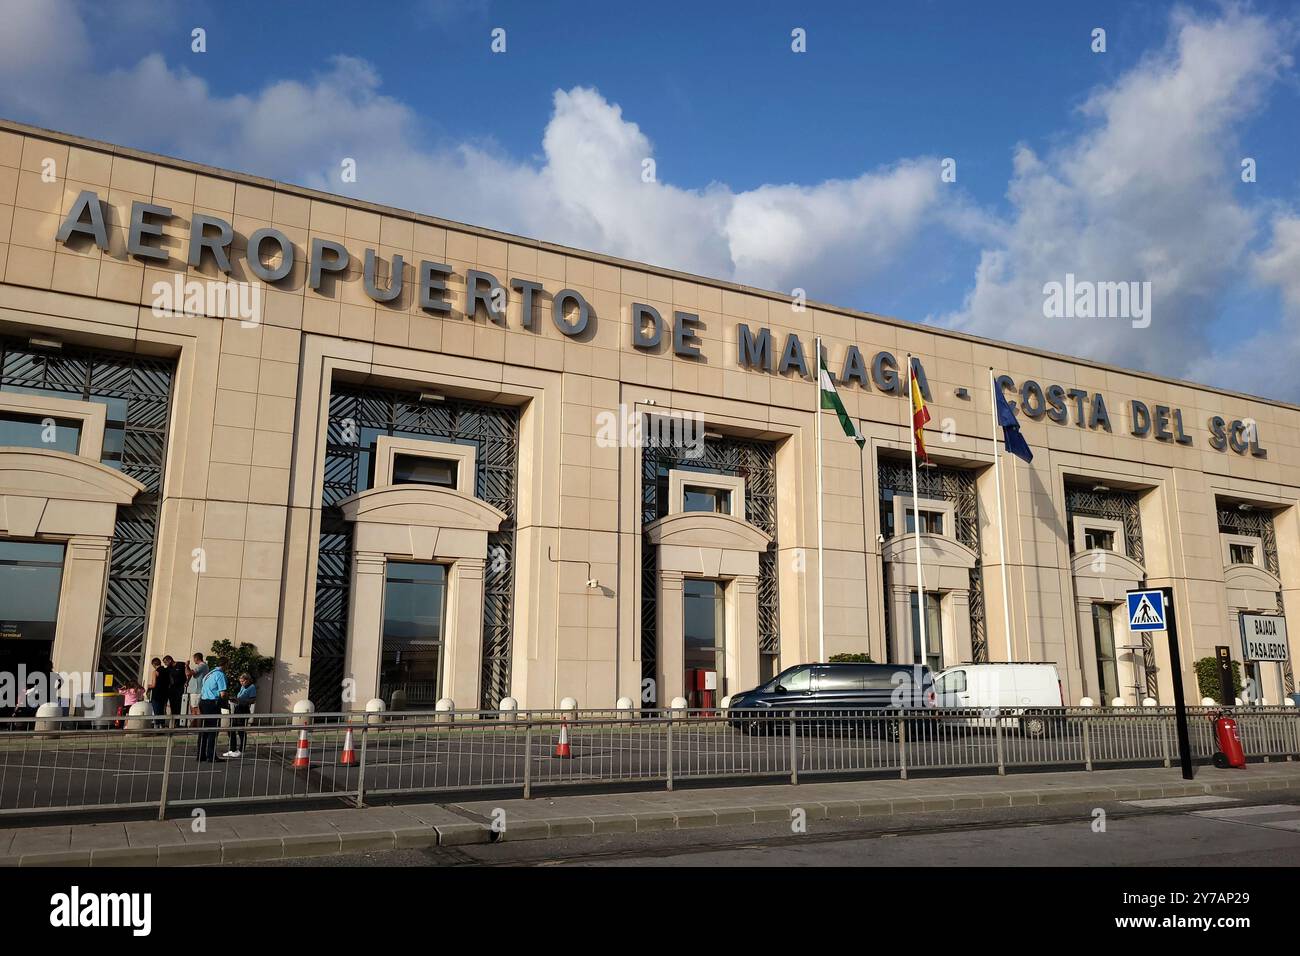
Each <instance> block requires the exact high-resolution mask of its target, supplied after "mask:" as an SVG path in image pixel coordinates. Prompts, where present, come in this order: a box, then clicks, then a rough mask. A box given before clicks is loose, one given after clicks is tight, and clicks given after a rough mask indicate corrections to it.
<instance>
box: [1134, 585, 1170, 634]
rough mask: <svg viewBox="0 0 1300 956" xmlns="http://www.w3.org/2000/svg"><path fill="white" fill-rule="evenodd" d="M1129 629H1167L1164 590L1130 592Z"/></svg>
mask: <svg viewBox="0 0 1300 956" xmlns="http://www.w3.org/2000/svg"><path fill="white" fill-rule="evenodd" d="M1128 629H1129V630H1130V631H1163V630H1164V629H1165V594H1164V592H1163V591H1129V592H1128Z"/></svg>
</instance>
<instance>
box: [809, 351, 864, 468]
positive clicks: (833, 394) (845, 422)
mask: <svg viewBox="0 0 1300 956" xmlns="http://www.w3.org/2000/svg"><path fill="white" fill-rule="evenodd" d="M817 362H818V365H820V367H821V376H820V378H821V392H822V408H833V409H834V410H835V417H836V418H838V419H839V420H840V427H841V428H843V429H844V434H846V435H848V436H849V437H850V438H852V439H853V440H854V441H855V442H857V443H858V448H861V447H862V446H863V445H865V444H866V443H867V440H866V439H865V438H863V437H862V436H861V435H860V434H859V433H858V426H857V425H855V424H853V419H851V418H849V413H848V412H846V411H845V410H844V403H843V402H842V401H840V393H839V392H837V391H835V380H834V379H832V378H831V373H830V372H829V371H827V369H826V358H825V356H822V355H818V356H817Z"/></svg>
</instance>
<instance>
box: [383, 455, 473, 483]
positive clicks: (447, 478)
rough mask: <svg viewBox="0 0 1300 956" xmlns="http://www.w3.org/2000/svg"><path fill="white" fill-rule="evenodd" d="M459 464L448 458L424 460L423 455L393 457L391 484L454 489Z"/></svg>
mask: <svg viewBox="0 0 1300 956" xmlns="http://www.w3.org/2000/svg"><path fill="white" fill-rule="evenodd" d="M458 464H459V462H455V461H452V460H451V459H448V458H426V457H424V456H423V455H394V456H393V484H395V485H434V486H436V487H438V488H453V489H454V488H455V487H456V477H457V465H458Z"/></svg>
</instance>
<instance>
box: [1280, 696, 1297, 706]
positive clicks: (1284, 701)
mask: <svg viewBox="0 0 1300 956" xmlns="http://www.w3.org/2000/svg"><path fill="white" fill-rule="evenodd" d="M1282 706H1283V707H1294V706H1295V701H1294V700H1292V699H1291V698H1290V697H1283V698H1282Z"/></svg>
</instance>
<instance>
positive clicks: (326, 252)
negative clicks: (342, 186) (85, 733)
mask: <svg viewBox="0 0 1300 956" xmlns="http://www.w3.org/2000/svg"><path fill="white" fill-rule="evenodd" d="M174 218H175V217H174V216H173V215H172V211H171V209H170V208H168V207H167V206H163V205H160V204H157V203H149V202H140V201H135V202H132V203H131V214H130V224H129V226H128V228H127V242H126V251H127V253H128V254H129V255H130V256H132V257H133V258H135V259H138V260H140V261H142V262H146V263H149V262H168V261H169V260H170V259H171V254H170V251H169V250H168V249H167V248H166V245H165V233H164V227H166V226H168V225H170V224H171V221H172V220H173V219H174ZM55 238H56V241H58V242H61V243H63V244H64V245H73V244H74V243H76V244H85V243H87V241H89V242H93V243H94V244H95V245H96V246H98V247H99V248H100V249H101V250H103V251H104V252H108V251H109V240H108V226H107V222H106V218H105V214H104V203H103V201H102V200H101V199H100V198H99V196H98V194H96V193H95V192H94V191H93V190H84V191H83V192H82V193H81V194H80V195H78V196H77V198H76V200H75V201H74V202H73V204H72V208H71V209H70V210H69V211H68V214H67V216H65V217H64V219H63V222H62V223H61V224H60V226H59V229H58V232H57V234H56V237H55ZM241 246H242V247H243V248H245V249H246V250H247V251H246V253H245V254H244V255H245V267H246V270H247V272H248V273H251V274H252V275H253V276H254V277H255V278H257V279H259V280H261V281H262V282H264V283H268V284H274V283H279V282H282V281H283V280H285V279H286V278H287V277H288V276H289V275H290V274H291V272H292V271H293V266H294V263H295V261H296V259H297V258H298V257H299V256H300V255H302V250H299V249H298V248H297V247H296V246H295V245H294V243H293V242H292V241H290V239H289V237H288V236H287V235H285V233H284V232H282V231H281V230H279V229H274V228H263V229H258V230H256V231H254V232H253V233H251V234H250V235H249V236H248V237H247V238H246V240H245V241H244V242H243V243H240V244H236V242H235V230H234V227H233V226H232V225H231V223H229V222H228V221H226V220H225V219H222V218H220V217H218V216H211V215H206V214H203V213H197V212H196V213H193V214H192V215H191V216H190V224H189V249H188V254H187V256H186V260H185V261H186V264H187V265H188V266H190V267H191V268H195V269H198V268H202V267H204V266H206V265H208V264H209V263H210V264H212V265H214V266H215V267H216V269H217V270H219V271H220V272H221V273H223V274H225V275H232V274H234V273H235V268H234V266H233V265H232V262H231V256H232V254H234V253H236V252H237V250H238V249H239V248H240V247H241ZM411 265H412V267H413V268H412V269H411V270H410V278H409V279H408V270H407V268H406V266H407V263H406V262H405V261H404V259H403V257H402V256H401V255H400V254H394V255H392V256H391V257H388V258H382V257H380V256H379V254H378V253H377V251H376V250H375V249H373V248H371V249H366V250H365V251H364V253H363V255H362V268H361V278H362V282H363V285H364V289H365V294H366V295H367V296H368V297H369V298H370V299H372V300H373V301H375V302H380V303H383V302H400V301H402V300H401V296H402V294H403V289H404V287H405V286H406V285H407V284H408V283H409V284H410V285H411V286H412V287H413V288H412V289H410V290H409V292H408V294H409V295H410V296H411V298H412V299H413V300H414V302H415V303H416V304H418V307H419V309H420V310H421V311H422V312H424V313H425V314H426V315H428V316H429V317H431V318H435V319H437V318H443V319H446V318H450V317H452V315H453V303H452V301H451V298H450V296H451V294H452V290H451V289H450V288H449V285H448V282H447V280H448V278H449V277H451V276H452V275H453V274H455V273H454V271H453V268H452V266H451V265H450V264H448V263H445V262H436V261H432V260H428V259H422V260H420V261H419V262H418V263H412V264H411ZM305 266H306V268H305V270H304V271H305V278H306V284H307V285H308V286H309V287H310V288H311V289H313V290H314V291H316V292H317V293H318V294H320V295H332V294H335V290H336V289H337V285H338V282H340V281H344V280H346V277H347V275H348V270H349V269H350V268H351V267H352V253H351V252H349V250H348V249H347V248H346V247H345V246H344V245H343V244H342V243H339V242H336V241H334V240H332V239H322V238H311V239H310V240H309V242H308V248H307V250H306V263H305ZM243 271H244V270H240V272H241V273H242V272H243ZM464 279H465V292H464V301H463V313H462V314H463V315H464V317H465V319H467V320H470V321H475V320H478V319H479V318H480V317H484V318H486V319H487V320H488V321H490V322H494V323H496V324H497V325H501V326H504V325H505V324H506V307H507V304H508V303H509V301H510V300H511V299H512V298H513V299H516V300H518V302H519V315H520V316H521V319H520V321H521V324H522V325H523V327H524V328H525V329H530V330H532V329H535V327H536V320H535V317H534V305H535V304H537V305H541V304H542V303H543V302H544V301H545V299H546V298H549V299H550V310H549V311H550V318H551V321H552V323H553V324H554V325H555V327H556V328H557V329H558V330H559V331H560V333H561V334H562V335H564V336H566V337H569V338H572V339H577V340H579V341H590V339H591V338H592V337H593V336H594V334H595V329H596V325H597V322H598V320H599V316H597V314H596V310H595V309H594V308H593V307H592V306H591V304H590V303H589V302H588V301H587V299H586V298H585V297H584V296H583V295H582V293H581V292H579V291H578V290H576V289H569V288H566V289H559V290H555V291H548V290H546V289H545V288H543V285H542V283H540V282H535V281H532V280H530V279H521V278H517V277H509V276H506V277H505V278H504V279H502V278H499V277H498V276H496V275H493V274H492V273H490V272H487V271H485V270H482V269H465V276H464ZM163 284H164V285H165V284H166V283H163ZM626 310H627V319H628V324H629V325H630V327H631V329H630V331H631V342H630V345H631V346H632V347H633V348H635V349H638V350H641V351H647V352H656V353H658V352H659V351H661V350H663V351H667V350H668V349H671V351H672V354H673V355H675V356H677V357H678V358H684V359H688V360H695V361H703V360H704V354H703V351H702V348H701V347H702V344H703V337H702V335H701V334H700V333H701V332H702V331H704V330H705V329H706V328H707V326H706V323H705V321H704V320H703V319H702V318H701V317H700V316H699V315H698V314H696V313H693V312H686V311H681V310H673V312H672V315H671V317H668V316H665V315H664V314H662V313H661V312H660V311H659V310H658V309H656V308H655V307H654V306H653V305H650V304H648V303H644V302H632V303H631V304H630V305H628V306H626ZM735 347H736V352H735V356H736V364H737V365H738V366H739V367H740V368H744V369H750V370H753V371H762V372H768V373H771V374H776V375H790V374H794V375H798V376H800V377H802V378H806V379H807V378H812V377H814V375H815V371H814V370H815V369H816V368H817V365H818V362H817V361H816V359H815V358H814V357H813V356H812V355H811V352H812V343H811V342H808V341H806V337H805V338H801V337H800V336H799V334H798V333H796V332H786V333H785V335H784V337H783V338H778V337H777V336H774V335H773V333H772V330H771V329H769V328H763V327H759V328H751V327H750V326H749V325H747V324H745V323H737V325H736V346H735ZM824 351H826V352H827V353H828V354H827V363H826V365H827V372H828V374H829V375H830V376H831V378H832V379H833V380H835V381H836V383H837V384H842V385H845V386H849V387H852V386H854V385H857V386H859V387H862V388H867V389H870V388H875V389H876V390H878V391H880V392H883V393H885V394H889V395H898V396H902V395H903V393H904V382H905V380H906V372H902V373H901V374H900V371H899V369H900V363H899V361H898V359H897V358H895V356H894V355H893V354H891V353H890V352H887V351H879V352H875V353H874V354H870V353H868V355H869V357H868V355H864V354H863V353H862V351H861V350H860V349H859V348H858V346H856V345H854V344H851V343H850V344H848V345H847V346H845V348H844V350H843V352H842V354H841V355H840V356H839V357H838V359H837V360H835V361H832V358H833V357H832V356H831V355H830V354H829V349H825V348H824ZM914 368H915V374H916V381H917V384H918V385H919V386H920V389H921V394H922V396H923V397H924V398H925V399H926V400H927V401H933V397H932V396H931V395H930V387H929V383H928V382H927V380H926V376H925V370H924V369H923V368H921V363H920V361H919V360H916V361H914ZM996 387H997V388H999V389H1001V390H1003V391H1004V392H1009V393H1010V395H1008V402H1007V404H1008V405H1009V406H1010V408H1011V410H1012V412H1013V413H1015V414H1016V415H1024V416H1025V417H1026V418H1029V419H1032V420H1034V421H1038V420H1041V419H1044V418H1045V419H1047V420H1048V421H1050V422H1054V423H1056V424H1058V425H1066V424H1073V425H1074V426H1076V427H1079V428H1088V429H1101V430H1103V431H1107V432H1109V431H1112V425H1111V411H1110V409H1109V408H1108V407H1107V403H1106V399H1105V396H1104V395H1103V394H1102V393H1101V392H1089V391H1087V390H1085V389H1081V388H1067V387H1066V386H1063V385H1056V384H1050V383H1049V384H1048V385H1047V386H1045V387H1044V386H1042V385H1040V384H1039V383H1038V382H1035V381H1032V380H1027V381H1024V382H1022V383H1021V384H1020V385H1019V386H1017V385H1016V382H1015V381H1014V380H1013V379H1012V378H1011V377H1010V376H1009V375H1001V376H999V377H998V378H997V385H996ZM1125 411H1126V412H1127V417H1128V419H1129V423H1128V424H1129V433H1130V434H1131V435H1133V436H1135V437H1138V438H1146V437H1148V436H1150V437H1153V438H1154V439H1155V440H1156V441H1161V442H1169V443H1171V444H1177V445H1185V446H1191V445H1192V444H1193V439H1192V434H1191V433H1190V432H1189V431H1188V430H1187V429H1186V427H1185V424H1184V420H1183V411H1182V409H1180V408H1176V407H1172V406H1169V405H1159V404H1152V405H1148V404H1147V403H1146V402H1143V401H1139V400H1138V399H1133V400H1132V401H1130V402H1128V403H1127V406H1126V408H1125ZM1208 425H1209V440H1208V444H1209V446H1210V448H1212V449H1214V450H1215V451H1227V450H1231V451H1233V452H1235V453H1236V454H1238V455H1250V456H1252V457H1255V458H1265V457H1267V455H1268V452H1267V451H1266V450H1265V449H1264V448H1263V447H1262V446H1261V444H1260V440H1259V430H1258V425H1257V424H1256V422H1255V421H1254V420H1252V419H1250V418H1239V419H1233V420H1231V421H1229V420H1226V419H1224V418H1223V417H1222V416H1219V415H1215V416H1213V417H1211V418H1210V419H1209V422H1208Z"/></svg>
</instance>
